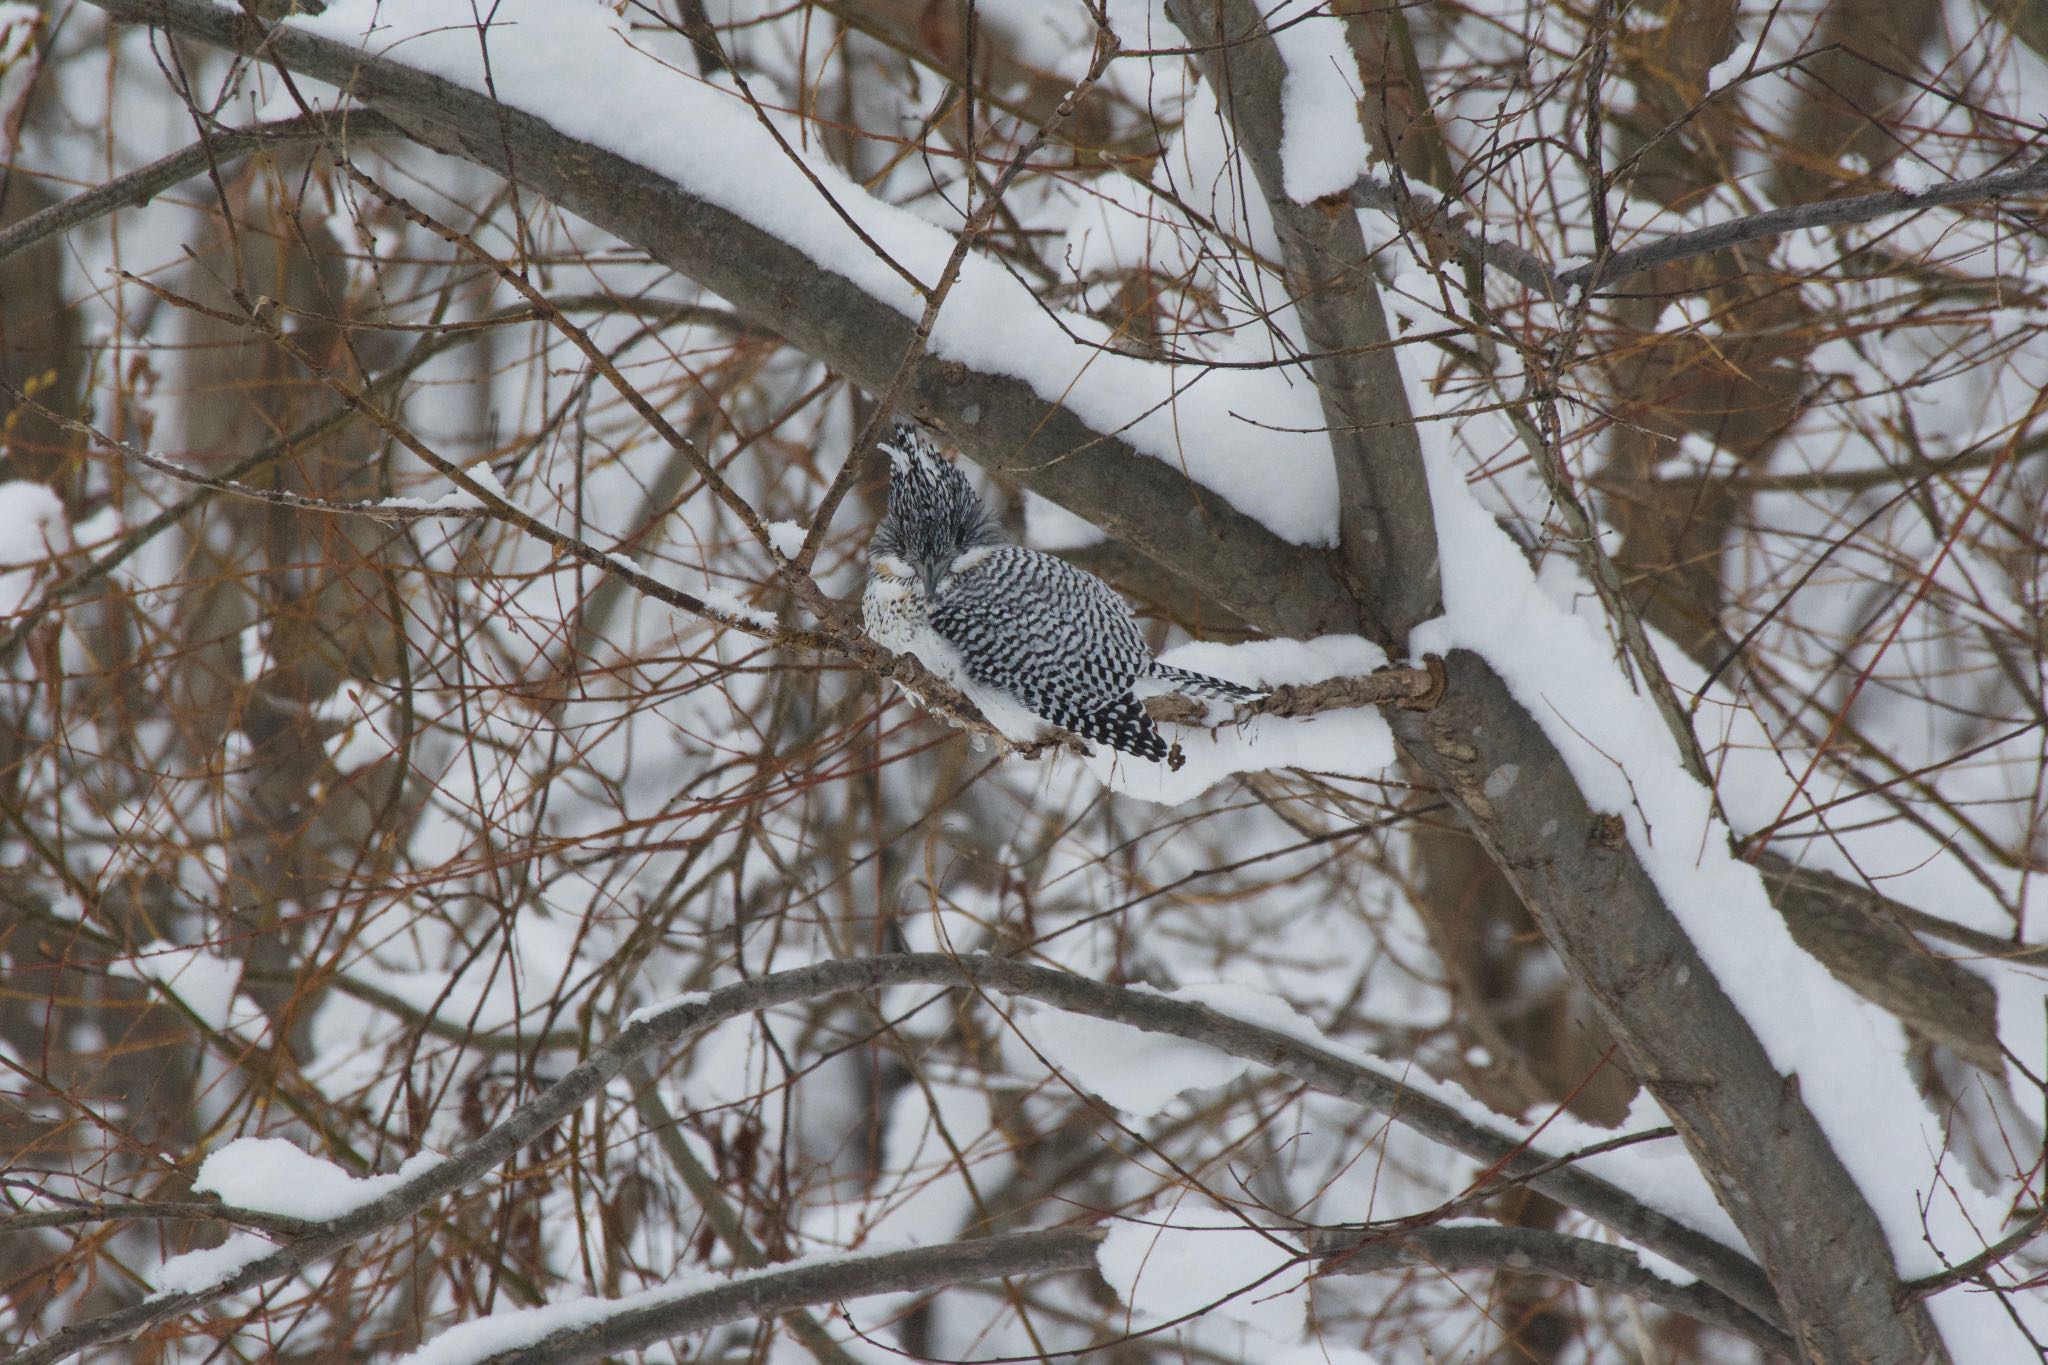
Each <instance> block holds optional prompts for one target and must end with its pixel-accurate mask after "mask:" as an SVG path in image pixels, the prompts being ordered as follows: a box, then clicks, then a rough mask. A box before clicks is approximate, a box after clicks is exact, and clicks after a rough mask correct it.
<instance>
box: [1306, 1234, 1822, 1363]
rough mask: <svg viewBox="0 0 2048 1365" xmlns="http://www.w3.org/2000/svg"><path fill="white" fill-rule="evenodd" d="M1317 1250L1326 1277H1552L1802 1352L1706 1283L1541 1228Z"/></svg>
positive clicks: (1772, 1348)
mask: <svg viewBox="0 0 2048 1365" xmlns="http://www.w3.org/2000/svg"><path fill="white" fill-rule="evenodd" d="M1312 1250H1313V1252H1314V1254H1316V1255H1317V1256H1320V1257H1324V1258H1325V1260H1324V1262H1323V1264H1322V1266H1321V1267H1320V1268H1319V1269H1318V1272H1317V1273H1318V1274H1322V1275H1370V1274H1373V1273H1374V1272H1376V1271H1382V1270H1399V1269H1404V1268H1407V1267H1410V1266H1427V1267H1429V1268H1430V1269H1432V1270H1438V1271H1443V1272H1445V1273H1447V1274H1448V1273H1453V1272H1456V1271H1460V1270H1507V1271H1513V1272H1515V1273H1516V1274H1520V1275H1554V1276H1556V1277H1557V1278H1559V1279H1564V1280H1570V1281H1571V1282H1572V1283H1574V1284H1582V1285H1584V1286H1585V1287H1586V1288H1588V1289H1593V1290H1598V1291H1601V1292H1603V1293H1612V1294H1626V1295H1628V1296H1629V1297H1630V1298H1633V1299H1640V1300H1642V1301H1643V1302H1644V1303H1651V1304H1655V1305H1657V1307H1659V1308H1663V1309H1667V1310H1668V1311H1670V1312H1673V1313H1677V1314H1680V1315H1682V1316H1684V1317H1688V1318H1691V1319H1693V1320H1694V1321H1695V1322H1703V1323H1706V1324H1707V1325H1708V1326H1710V1327H1718V1328H1720V1329H1721V1330H1722V1331H1724V1332H1733V1333H1734V1334H1735V1335H1737V1336H1740V1337H1744V1338H1747V1339H1748V1340H1749V1341H1752V1342H1754V1343H1755V1344H1756V1345H1758V1346H1760V1347H1762V1348H1763V1349H1764V1350H1766V1351H1769V1352H1771V1353H1772V1354H1773V1355H1780V1356H1794V1355H1797V1354H1798V1347H1797V1345H1796V1344H1795V1343H1794V1342H1793V1341H1792V1339H1791V1338H1790V1337H1788V1336H1786V1335H1785V1334H1784V1332H1783V1331H1781V1330H1779V1328H1778V1327H1777V1326H1776V1325H1774V1324H1772V1323H1769V1322H1766V1321H1764V1320H1763V1319H1762V1318H1759V1317H1757V1316H1756V1315H1755V1314H1754V1313H1751V1312H1750V1311H1749V1310H1748V1309H1746V1308H1744V1307H1743V1306H1742V1305H1741V1304H1739V1303H1736V1302H1735V1301H1734V1300H1732V1299H1730V1298H1729V1297H1728V1296H1727V1295H1725V1294H1722V1293H1720V1292H1718V1291H1717V1290H1714V1289H1712V1288H1710V1287H1708V1286H1707V1285H1704V1284H1699V1283H1694V1284H1673V1283H1672V1282H1671V1281H1670V1280H1667V1279H1665V1278H1664V1277H1663V1276H1662V1275H1659V1274H1656V1273H1655V1272H1653V1271H1651V1270H1650V1269H1649V1268H1648V1267H1646V1266H1645V1265H1644V1264H1643V1262H1642V1258H1641V1257H1639V1256H1637V1255H1636V1254H1635V1252H1633V1251H1631V1250H1630V1249H1629V1248H1627V1247H1622V1246H1614V1245H1611V1244H1609V1243H1607V1242H1595V1241H1593V1240H1591V1239H1590V1238H1586V1237H1573V1236H1570V1235H1569V1234H1566V1233H1562V1232H1551V1231H1549V1230H1548V1229H1544V1228H1518V1227H1501V1226H1497V1225H1488V1226H1484V1227H1480V1226H1467V1225H1458V1226H1450V1227H1423V1228H1416V1229H1414V1230H1412V1231H1397V1232H1392V1233H1387V1234H1383V1235H1372V1234H1367V1235H1365V1236H1364V1237H1362V1238H1361V1236H1360V1235H1359V1234H1358V1233H1355V1232H1349V1231H1345V1230H1342V1229H1339V1230H1336V1231H1332V1232H1326V1233H1323V1234H1320V1235H1319V1236H1317V1237H1316V1238H1315V1241H1314V1244H1313V1247H1312Z"/></svg>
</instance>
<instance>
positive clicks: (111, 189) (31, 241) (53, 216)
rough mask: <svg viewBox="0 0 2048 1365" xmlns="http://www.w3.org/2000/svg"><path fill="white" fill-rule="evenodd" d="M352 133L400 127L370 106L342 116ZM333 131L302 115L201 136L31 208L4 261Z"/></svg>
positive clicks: (0, 249)
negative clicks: (225, 168) (214, 173)
mask: <svg viewBox="0 0 2048 1365" xmlns="http://www.w3.org/2000/svg"><path fill="white" fill-rule="evenodd" d="M343 117H345V118H346V119H347V122H348V129H349V134H350V136H352V137H359V138H370V137H391V136H393V135H395V134H397V133H398V132H399V129H398V128H397V126H396V125H394V124H393V123H392V122H391V121H390V120H389V119H387V118H385V117H383V116H382V115H381V114H377V113H374V112H372V111H370V110H367V109H364V110H357V111H355V112H353V113H350V114H347V115H345V116H343ZM332 135H333V129H332V127H331V126H330V125H329V121H328V116H326V115H310V116H309V115H306V114H301V115H299V116H298V117H296V118H288V119H280V120H278V121H277V122H276V123H265V124H260V125H258V126H257V127H254V128H230V129H223V130H222V131H220V132H217V133H213V134H211V135H209V136H207V137H203V138H201V139H200V140H199V141H197V142H195V143H193V144H192V145H191V146H189V147H184V148H181V149H180V150H178V151H175V152H172V153H171V154H170V155H169V156H167V157H164V158H163V159H162V160H160V161H152V162H150V163H149V164H148V165H147V166H143V167H139V168H138V169H136V170H132V171H130V172H128V174H126V175H123V176H119V177H117V178H115V179H113V180H109V181H108V182H107V183H106V184H104V185H99V186H96V187H94V188H93V189H89V190H86V191H85V192H84V193H82V194H74V195H72V196H71V197H70V198H69V199H66V200H64V201H62V202H61V203H56V204H52V205H50V207H48V208H46V209H44V210H43V211H42V212H40V213H32V214H30V215H29V216H28V217H26V218H24V219H22V220H21V221H20V222H18V223H16V224H15V225H14V226H12V227H10V228H8V229H7V230H6V231H4V232H0V261H4V260H6V259H7V258H8V257H10V256H15V255H18V254H20V253H21V252H24V251H26V250H28V249H29V248H30V247H32V246H34V245H35V244H36V243H37V242H41V241H45V240H47V239H48V238H51V237H55V236H57V235H59V234H60V233H66V232H69V231H71V230H72V229H73V228H78V227H83V226H84V225H85V224H87V223H90V222H92V221H93V220H94V219H96V218H104V217H106V216H107V215H108V214H110V213H113V212H115V211H116V210H119V209H124V208H130V207H132V206H134V205H136V204H146V203H148V202H149V201H150V200H151V199H153V198H155V197H156V196H157V195H158V194H160V193H162V192H163V191H164V190H167V189H169V188H170V187H171V186H173V185H175V184H177V183H178V182H179V181H181V180H188V179H190V178H191V177H193V176H195V175H197V174H199V173H200V172H201V171H203V170H205V169H206V168H207V167H209V166H212V165H216V164H218V163H220V162H223V161H232V160H235V159H237V158H239V157H243V156H246V155H248V154H249V153H250V152H253V151H256V150H257V149H259V148H262V147H274V146H283V145H286V144H289V143H295V142H318V141H322V140H324V139H326V138H328V137H330V136H332Z"/></svg>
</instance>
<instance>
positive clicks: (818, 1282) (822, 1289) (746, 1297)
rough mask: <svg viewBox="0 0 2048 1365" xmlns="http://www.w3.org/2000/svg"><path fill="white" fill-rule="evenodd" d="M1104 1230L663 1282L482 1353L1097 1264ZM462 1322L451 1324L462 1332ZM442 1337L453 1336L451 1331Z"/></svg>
mask: <svg viewBox="0 0 2048 1365" xmlns="http://www.w3.org/2000/svg"><path fill="white" fill-rule="evenodd" d="M1101 1239H1102V1235H1101V1234H1100V1233H1099V1232H1082V1231H1072V1230H1068V1229H1056V1230H1053V1231H1048V1232H1011V1233H1005V1234H1003V1235H1001V1236H996V1237H985V1238H978V1239H976V1240H973V1241H966V1242H953V1243H949V1244H948V1245H946V1246H936V1247H914V1248H912V1249H911V1250H909V1251H890V1252H884V1253H882V1254H881V1255H878V1256H848V1257H844V1258H834V1259H831V1260H826V1261H821V1262H818V1263H816V1264H811V1265H796V1266H789V1267H785V1268H781V1269H776V1270H758V1271H753V1272H751V1273H748V1274H743V1275H735V1276H734V1277H733V1278H732V1279H730V1280H728V1281H726V1282H725V1283H724V1284H721V1285H717V1286H715V1287H713V1288H710V1289H698V1290H695V1291H694V1292H689V1293H681V1294H679V1293H677V1292H676V1290H674V1289H672V1288H669V1289H657V1290H653V1291H650V1292H648V1293H645V1294H635V1295H631V1296H629V1297H627V1298H625V1299H620V1300H617V1301H615V1302H614V1303H613V1304H611V1305H608V1307H607V1309H606V1310H605V1311H604V1313H603V1316H601V1317H599V1318H597V1319H596V1320H595V1321H592V1322H587V1323H584V1324H581V1325H577V1326H573V1327H563V1328H560V1329H558V1330H556V1331H553V1332H550V1333H548V1334H547V1335H546V1336H543V1337H540V1338H538V1339H536V1340H534V1341H533V1342H532V1343H530V1344H529V1345H526V1346H522V1347H519V1348H517V1349H516V1350H510V1351H501V1352H498V1353H496V1354H493V1355H488V1356H480V1357H477V1358H476V1359H477V1362H478V1365H579V1363H580V1362H582V1361H586V1360H602V1359H605V1358H606V1357H608V1356H613V1355H617V1354H620V1353H622V1352H625V1351H633V1350H638V1349H639V1348H641V1347H643V1346H651V1345H653V1344H654V1343H655V1342H657V1341H666V1340H668V1339H669V1338H671V1337H679V1336H682V1335H683V1334H685V1333H687V1332H701V1331H703V1330H704V1329H705V1328H707V1327H716V1326H718V1325H719V1324H721V1323H727V1322H741V1321H744V1320H746V1319H749V1318H767V1317H775V1316H777V1315H779V1314H783V1313H787V1312H789V1311H790V1310H791V1309H795V1308H802V1307H805V1306H807V1305H809V1304H814V1303H834V1302H837V1301H838V1300H840V1299H854V1298H862V1297H865V1296H867V1295H870V1294H899V1293H906V1292H911V1293H914V1292H916V1291H918V1290H924V1289H940V1288H944V1287H946V1286H948V1285H955V1284H971V1283H974V1282H977V1281H980V1280H998V1279H1002V1278H1004V1277H1005V1276H1009V1275H1048V1274H1053V1273H1055V1272H1058V1271H1062V1270H1083V1269H1086V1268H1088V1267H1090V1266H1093V1265H1094V1264H1095V1247H1096V1244H1097V1243H1098V1242H1099V1241H1101ZM552 1311H555V1310H553V1309H552V1308H550V1307H542V1308H534V1309H524V1310H519V1311H517V1312H513V1313H501V1314H494V1315H493V1316H492V1317H490V1318H484V1319H480V1320H479V1321H480V1322H488V1323H491V1324H492V1325H493V1326H494V1327H496V1326H500V1325H501V1324H505V1323H506V1322H507V1321H508V1320H516V1319H518V1318H519V1317H523V1316H527V1317H532V1318H535V1319H537V1320H539V1321H545V1320H546V1315H548V1314H549V1313H550V1312H552ZM460 1331H462V1328H459V1327H458V1328H456V1329H454V1331H453V1332H451V1333H449V1334H447V1335H448V1336H452V1335H454V1334H455V1333H457V1332H460ZM437 1340H441V1341H445V1340H447V1336H443V1337H441V1338H438V1339H437Z"/></svg>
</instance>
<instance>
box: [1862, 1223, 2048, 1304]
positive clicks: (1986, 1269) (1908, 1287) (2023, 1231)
mask: <svg viewBox="0 0 2048 1365" xmlns="http://www.w3.org/2000/svg"><path fill="white" fill-rule="evenodd" d="M2043 1231H2048V1204H2043V1205H2042V1206H2041V1207H2040V1208H2038V1209H2035V1210H2034V1211H2033V1212H2032V1213H2031V1214H2029V1215H2027V1218H2026V1220H2025V1221H2024V1222H2022V1223H2021V1224H2020V1225H2019V1226H2018V1227H2016V1228H2014V1229H2013V1230H2012V1231H2011V1232H2009V1233H2007V1234H2006V1235H2005V1236H2003V1237H2001V1238H1999V1239H1998V1240H1997V1241H1995V1242H1993V1243H1992V1244H1991V1245H1990V1246H1988V1247H1985V1248H1984V1250H1983V1251H1982V1252H1980V1253H1979V1254H1978V1255H1975V1256H1972V1257H1971V1258H1970V1259H1969V1260H1967V1261H1964V1262H1962V1263H1961V1264H1960V1265H1953V1266H1950V1267H1949V1268H1948V1269H1947V1270H1944V1271H1941V1272H1940V1273H1938V1274H1934V1275H1928V1276H1925V1277H1924V1278H1921V1279H1918V1280H1908V1281H1906V1282H1905V1283H1904V1284H1902V1285H1900V1286H1899V1290H1900V1292H1901V1293H1902V1294H1903V1295H1904V1296H1905V1297H1906V1298H1907V1299H1909V1300H1911V1299H1925V1298H1931V1297H1932V1296H1934V1295H1936V1294H1939V1293H1940V1292H1941V1291H1942V1290H1944V1289H1953V1288H1954V1287H1955V1286H1957V1285H1959V1284H1968V1283H1970V1282H1971V1281H1973V1280H1977V1281H1985V1282H1987V1283H1988V1279H1987V1277H1988V1276H1989V1275H1990V1273H1991V1268H1992V1267H1993V1266H1995V1265H1997V1264H1998V1263H1999V1262H2000V1261H2002V1260H2004V1259H2005V1258H2006V1257H2008V1256H2010V1255H2012V1254H2013V1253H2014V1252H2015V1251H2018V1250H2019V1249H2020V1248H2021V1247H2023V1246H2025V1245H2026V1244H2027V1243H2029V1242H2031V1241H2033V1240H2034V1239H2035V1238H2036V1237H2039V1236H2040V1235H2041V1234H2042V1232H2043Z"/></svg>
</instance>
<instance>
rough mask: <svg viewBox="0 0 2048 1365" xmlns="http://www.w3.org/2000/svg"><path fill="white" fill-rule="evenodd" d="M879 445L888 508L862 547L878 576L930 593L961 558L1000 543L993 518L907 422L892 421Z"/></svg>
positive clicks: (963, 477)
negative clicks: (885, 464) (915, 582)
mask: <svg viewBox="0 0 2048 1365" xmlns="http://www.w3.org/2000/svg"><path fill="white" fill-rule="evenodd" d="M880 444H881V447H882V450H883V451H884V452H886V453H887V455H888V456H889V510H888V512H887V513H886V514H885V515H884V516H883V517H882V520H881V524H880V525H878V526H876V527H875V536H874V539H873V540H872V541H870V542H869V544H868V564H869V566H870V567H871V568H872V569H874V570H875V571H876V572H878V573H883V574H887V575H889V576H891V577H896V578H910V577H912V576H915V577H918V578H921V579H923V580H924V584H925V590H926V592H927V593H931V594H936V593H937V592H938V589H939V586H940V584H941V582H942V581H943V580H944V579H945V577H946V575H947V574H949V573H952V572H953V571H955V570H956V569H959V568H964V567H966V565H963V564H962V563H961V562H960V561H961V559H962V557H963V556H965V555H968V554H970V553H972V552H973V551H975V550H985V549H986V548H987V547H990V546H995V545H1000V544H1002V543H1003V533H1002V531H1001V529H1000V528H999V527H997V525H996V522H995V518H993V517H991V516H990V515H989V514H988V509H987V508H985V507H983V506H982V505H981V499H980V498H979V497H977V496H976V495H975V492H974V487H973V485H972V484H970V483H968V482H967V476H966V475H965V474H962V473H961V472H960V471H959V470H958V469H956V468H954V467H953V465H952V463H951V462H950V461H948V460H947V459H946V457H945V456H943V455H941V454H939V449H938V447H937V446H935V445H933V444H932V442H931V438H930V437H928V436H926V435H925V434H924V432H923V431H922V430H920V429H919V428H918V426H917V425H916V424H915V423H913V422H898V423H897V424H896V427H895V429H894V430H893V431H891V432H890V433H889V435H887V436H885V437H883V438H882V441H881V443H880Z"/></svg>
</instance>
